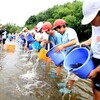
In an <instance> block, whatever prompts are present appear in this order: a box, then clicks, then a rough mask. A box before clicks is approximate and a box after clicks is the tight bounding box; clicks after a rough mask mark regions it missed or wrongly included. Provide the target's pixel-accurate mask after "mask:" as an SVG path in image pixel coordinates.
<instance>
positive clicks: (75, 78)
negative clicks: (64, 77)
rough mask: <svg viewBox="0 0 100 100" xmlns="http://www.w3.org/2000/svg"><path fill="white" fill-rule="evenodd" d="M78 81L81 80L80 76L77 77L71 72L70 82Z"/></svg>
mask: <svg viewBox="0 0 100 100" xmlns="http://www.w3.org/2000/svg"><path fill="white" fill-rule="evenodd" d="M78 79H79V77H78V76H76V75H75V74H74V73H72V72H70V75H69V80H75V81H77V80H78Z"/></svg>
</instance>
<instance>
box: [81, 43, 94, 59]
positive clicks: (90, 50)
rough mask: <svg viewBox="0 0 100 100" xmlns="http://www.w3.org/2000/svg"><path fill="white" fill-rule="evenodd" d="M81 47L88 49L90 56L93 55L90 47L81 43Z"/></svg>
mask: <svg viewBox="0 0 100 100" xmlns="http://www.w3.org/2000/svg"><path fill="white" fill-rule="evenodd" d="M81 47H85V48H87V49H88V50H89V51H90V58H92V57H93V52H92V50H91V48H90V47H89V46H88V45H85V44H82V45H81Z"/></svg>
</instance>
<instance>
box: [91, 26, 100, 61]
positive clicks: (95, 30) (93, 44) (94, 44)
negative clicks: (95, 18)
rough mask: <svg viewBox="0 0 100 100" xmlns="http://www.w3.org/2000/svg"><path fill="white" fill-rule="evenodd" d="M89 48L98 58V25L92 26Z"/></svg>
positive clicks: (99, 36)
mask: <svg viewBox="0 0 100 100" xmlns="http://www.w3.org/2000/svg"><path fill="white" fill-rule="evenodd" d="M91 49H92V52H93V57H94V58H97V59H100V26H98V27H95V26H92V41H91Z"/></svg>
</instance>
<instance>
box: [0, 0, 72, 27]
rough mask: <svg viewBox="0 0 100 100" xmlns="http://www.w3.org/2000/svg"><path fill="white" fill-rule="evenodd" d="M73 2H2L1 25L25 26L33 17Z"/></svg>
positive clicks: (34, 0)
mask: <svg viewBox="0 0 100 100" xmlns="http://www.w3.org/2000/svg"><path fill="white" fill-rule="evenodd" d="M72 1H73V0H0V23H2V24H3V25H4V24H7V23H12V24H16V25H18V26H23V25H24V24H25V22H26V20H27V19H28V18H29V17H30V16H31V15H36V14H38V13H39V12H42V11H44V10H47V9H48V8H51V7H53V6H54V5H57V4H58V5H62V4H64V3H67V2H72Z"/></svg>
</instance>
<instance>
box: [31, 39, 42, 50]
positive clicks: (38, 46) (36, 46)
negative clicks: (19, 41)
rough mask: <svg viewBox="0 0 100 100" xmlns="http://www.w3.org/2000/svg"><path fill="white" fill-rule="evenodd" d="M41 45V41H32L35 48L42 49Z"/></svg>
mask: <svg viewBox="0 0 100 100" xmlns="http://www.w3.org/2000/svg"><path fill="white" fill-rule="evenodd" d="M41 47H42V46H41V45H40V43H39V42H37V41H35V42H33V43H32V48H33V49H35V50H40V49H41Z"/></svg>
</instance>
